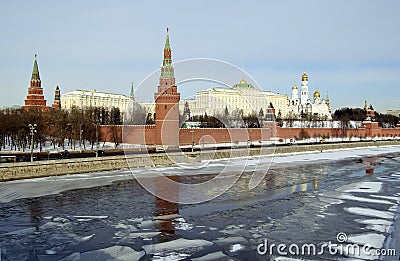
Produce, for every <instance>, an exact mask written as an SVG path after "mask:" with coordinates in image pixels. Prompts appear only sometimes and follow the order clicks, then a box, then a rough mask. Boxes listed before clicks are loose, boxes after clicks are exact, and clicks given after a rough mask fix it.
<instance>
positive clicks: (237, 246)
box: [229, 244, 245, 252]
mask: <svg viewBox="0 0 400 261" xmlns="http://www.w3.org/2000/svg"><path fill="white" fill-rule="evenodd" d="M244 248H245V246H243V245H242V244H234V245H231V247H230V248H229V251H230V252H237V251H239V250H242V249H244Z"/></svg>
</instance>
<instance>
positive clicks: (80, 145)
mask: <svg viewBox="0 0 400 261" xmlns="http://www.w3.org/2000/svg"><path fill="white" fill-rule="evenodd" d="M82 125H83V124H81V125H80V126H79V149H80V151H81V153H82V134H83V129H82Z"/></svg>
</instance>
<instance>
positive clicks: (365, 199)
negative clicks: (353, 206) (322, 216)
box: [339, 193, 394, 205]
mask: <svg viewBox="0 0 400 261" xmlns="http://www.w3.org/2000/svg"><path fill="white" fill-rule="evenodd" d="M339 198H341V199H346V200H354V201H359V202H367V203H375V204H386V205H393V204H394V203H393V202H390V201H387V200H380V199H372V198H362V197H356V196H353V195H351V194H348V193H343V194H342V195H340V196H339Z"/></svg>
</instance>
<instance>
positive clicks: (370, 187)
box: [336, 181, 382, 193]
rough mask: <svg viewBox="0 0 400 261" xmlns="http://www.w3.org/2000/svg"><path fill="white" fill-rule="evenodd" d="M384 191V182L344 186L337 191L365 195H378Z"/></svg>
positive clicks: (367, 182)
mask: <svg viewBox="0 0 400 261" xmlns="http://www.w3.org/2000/svg"><path fill="white" fill-rule="evenodd" d="M381 189H382V182H370V181H366V182H359V183H353V184H348V185H345V186H342V187H340V188H338V189H336V191H341V192H363V193H378V192H379V191H381Z"/></svg>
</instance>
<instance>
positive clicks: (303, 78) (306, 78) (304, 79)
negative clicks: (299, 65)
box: [301, 72, 308, 81]
mask: <svg viewBox="0 0 400 261" xmlns="http://www.w3.org/2000/svg"><path fill="white" fill-rule="evenodd" d="M301 80H302V81H308V75H307V74H306V72H304V73H303V75H302V76H301Z"/></svg>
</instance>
